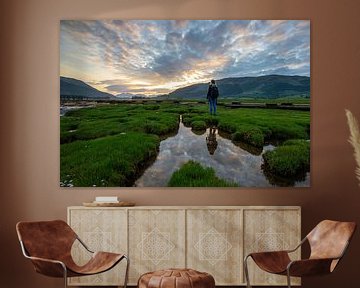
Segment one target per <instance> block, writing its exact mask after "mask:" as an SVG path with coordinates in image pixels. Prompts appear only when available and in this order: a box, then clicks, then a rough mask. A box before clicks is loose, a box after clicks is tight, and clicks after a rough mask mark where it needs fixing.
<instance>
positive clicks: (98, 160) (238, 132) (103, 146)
mask: <svg viewBox="0 0 360 288" xmlns="http://www.w3.org/2000/svg"><path fill="white" fill-rule="evenodd" d="M179 115H183V122H184V124H185V125H186V126H191V127H192V128H193V131H194V133H203V132H204V131H205V129H206V128H207V127H210V126H217V127H218V129H219V132H222V133H224V134H225V135H227V138H230V139H231V140H232V141H233V142H234V143H235V144H237V145H239V146H241V145H240V143H245V144H247V145H249V146H251V147H258V148H257V149H259V150H260V151H261V149H262V147H263V145H264V143H266V142H267V141H276V142H277V143H282V142H284V141H286V140H289V139H309V128H310V113H309V112H306V111H293V110H291V111H290V110H277V109H247V108H241V109H229V108H226V107H223V106H221V107H220V106H219V107H218V114H217V116H210V115H209V113H208V106H207V104H201V103H197V102H194V101H189V102H187V103H172V102H168V103H166V102H162V103H146V102H144V103H137V104H134V103H128V104H125V103H119V104H111V105H102V106H98V107H95V108H83V109H78V110H71V111H69V112H68V113H67V114H66V115H65V116H63V117H61V120H60V123H61V124H60V125H61V127H60V128H61V135H60V142H61V155H60V158H61V159H60V161H61V176H60V177H61V179H60V181H61V182H62V185H65V186H72V185H73V186H83V187H88V186H93V185H96V186H132V185H133V184H134V182H135V180H136V179H137V178H138V177H139V176H140V175H141V173H142V171H143V170H144V169H145V168H147V167H148V166H149V164H150V163H151V162H152V161H153V160H154V159H155V157H156V155H157V150H158V148H159V143H160V141H161V140H162V139H165V138H167V137H168V136H170V135H173V134H175V133H176V132H177V129H178V124H179ZM285 143H286V142H285ZM285 143H284V144H285ZM283 146H284V147H285V148H281V149H276V150H277V151H280V152H277V153H278V154H279V153H282V155H287V154H288V155H290V156H281V157H280V156H277V157H275V156H265V157H268V158H267V159H266V161H267V162H266V163H267V166H268V167H269V168H268V170H269V171H271V173H282V174H284V173H285V174H286V173H293V172H289V171H287V168H286V167H287V166H286V165H285V164H282V162H281V161H276V160H270V158H271V159H272V158H274V159H276V158H279V157H280V158H286V157H292V156H291V154H294V151H295V150H296V151H298V152H299V153H300V154H301V153H303V150H302V149H303V146H301V145H292V146H294V147H292V148H288V146H289V145H283ZM290 146H291V145H290ZM281 147H282V146H281ZM286 147H287V148H286ZM279 148H280V147H279ZM286 153H287V154H286ZM270 155H271V154H270ZM299 157H300V156H299ZM302 157H308V158H307V160H309V156H308V154H306V155H305V156H304V155H303V156H302ZM289 159H291V158H289ZM305 160H306V159H305ZM305 160H304V161H305ZM270 163H275V164H270ZM279 163H281V164H279ZM288 165H289V167H290V166H291V162H290V163H288ZM191 166H192V168H190V169H189V170H187V169H185V172H186V173H190V174H189V175H187V176H186V177H189V179H192V178H191V175H193V174H191V170H193V165H191ZM276 166H281V167H285V168H280V169H277V168H274V167H276ZM185 168H186V167H185ZM201 169H203V170H206V169H207V168H201ZM201 169H199V171H198V172H199V173H200V172H201V173H203V174H201V175H202V176H201V177H204V179H207V180H204V182H197V181H195V180H194V182H193V183H194V184H191V183H187V184H182V183H185V182H184V181H185V180H184V179H183V180H177V181H178V182H172V184H171V185H172V186H177V185H179V186H182V185H189V186H191V185H195V184H196V185H198V186H201V185H202V186H203V187H206V186H228V184H229V183H223V182H221V181H223V180H221V179H218V180H219V182H218V181H217V180H216V183H213V182H208V178H209V176H207V175H210V174H211V172H210V171H208V170H206V171H207V172H206V173H205V172H204V171H203V170H201ZM289 169H290V171H292V170H293V169H295V170H296V169H297V168H294V167H290V168H289ZM195 170H196V169H195ZM185 172H181V173H180V176H181V175H186V174H185ZM212 176H214V174H213V175H212ZM212 176H211V177H210V178H213V177H212ZM174 177H175V176H174ZM176 177H178V176H176ZM180 178H184V176H181V177H180ZM174 181H175V180H174ZM191 181H193V180H191ZM206 183H211V184H206ZM169 185H170V184H169ZM230 185H231V184H230Z"/></svg>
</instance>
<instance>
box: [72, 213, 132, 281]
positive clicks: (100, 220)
mask: <svg viewBox="0 0 360 288" xmlns="http://www.w3.org/2000/svg"><path fill="white" fill-rule="evenodd" d="M68 222H69V225H70V226H71V227H72V228H73V229H74V231H75V232H76V233H77V234H78V235H79V237H80V239H81V240H83V242H84V243H85V244H86V245H87V246H88V247H89V248H90V249H91V250H93V251H106V252H115V253H125V254H127V215H126V210H125V209H104V208H101V209H70V210H69V214H68ZM72 255H73V258H74V260H75V262H76V263H79V264H80V265H81V264H84V263H86V262H87V261H88V260H89V258H90V255H89V252H87V251H86V250H85V249H84V248H83V247H82V245H81V244H80V243H79V242H78V241H76V242H75V244H74V246H73V249H72ZM125 267H126V261H121V262H120V263H119V264H118V265H116V266H115V267H114V268H113V269H111V270H109V271H107V272H104V273H100V274H97V275H93V276H85V277H73V278H69V284H70V285H96V286H98V285H99V286H103V285H116V286H117V285H122V284H123V283H124V275H125Z"/></svg>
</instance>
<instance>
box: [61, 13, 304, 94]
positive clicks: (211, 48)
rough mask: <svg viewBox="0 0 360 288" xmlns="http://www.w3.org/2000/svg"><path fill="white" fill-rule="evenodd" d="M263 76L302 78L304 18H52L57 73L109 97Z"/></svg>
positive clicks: (162, 92)
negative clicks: (57, 23)
mask: <svg viewBox="0 0 360 288" xmlns="http://www.w3.org/2000/svg"><path fill="white" fill-rule="evenodd" d="M270 74H278V75H301V76H310V21H308V20H251V21H250V20H101V21H99V20H94V21H93V20H91V21H79V20H61V22H60V75H61V76H65V77H71V78H76V79H79V80H82V81H85V82H86V83H88V84H89V85H91V86H93V87H95V88H97V89H99V90H101V91H104V92H108V93H111V94H113V95H117V94H121V93H132V94H144V95H149V96H152V95H159V94H167V93H169V92H171V91H173V90H175V89H177V88H181V87H184V86H188V85H191V84H195V83H207V82H209V81H210V80H211V79H222V78H227V77H245V76H262V75H270Z"/></svg>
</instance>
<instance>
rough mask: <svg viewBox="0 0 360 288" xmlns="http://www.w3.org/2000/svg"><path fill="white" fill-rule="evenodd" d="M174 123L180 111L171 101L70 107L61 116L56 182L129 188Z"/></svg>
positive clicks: (177, 125) (173, 131)
mask: <svg viewBox="0 0 360 288" xmlns="http://www.w3.org/2000/svg"><path fill="white" fill-rule="evenodd" d="M170 108H173V109H172V110H170V111H168V112H164V111H159V110H161V109H170ZM178 127H179V113H178V112H177V111H176V109H174V107H172V105H171V104H163V105H161V106H160V105H153V104H151V105H147V104H115V105H106V106H105V105H104V106H99V107H96V108H83V109H79V110H72V111H69V112H68V113H67V114H66V115H65V116H63V117H61V120H60V131H61V132H60V142H61V152H60V161H61V176H60V181H61V182H62V185H65V186H72V185H73V186H82V187H88V186H93V185H96V186H132V185H133V184H134V182H135V180H136V179H137V178H138V177H139V176H140V175H141V173H142V171H143V170H144V169H145V168H147V166H148V165H149V163H150V162H151V160H153V159H155V157H156V155H157V150H158V148H159V145H160V139H162V138H165V137H167V135H170V134H173V133H175V132H176V131H177V129H178Z"/></svg>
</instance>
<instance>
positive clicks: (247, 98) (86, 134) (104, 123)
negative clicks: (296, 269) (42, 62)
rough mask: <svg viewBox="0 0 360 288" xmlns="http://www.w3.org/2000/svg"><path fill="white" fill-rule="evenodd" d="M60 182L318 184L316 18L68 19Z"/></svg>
mask: <svg viewBox="0 0 360 288" xmlns="http://www.w3.org/2000/svg"><path fill="white" fill-rule="evenodd" d="M59 96H60V125H61V129H60V186H62V187H279V186H286V187H292V186H296V187H297V186H302V187H307V186H309V185H310V21H309V20H181V21H179V20H93V21H91V20H86V21H82V20H62V21H60V95H59Z"/></svg>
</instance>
